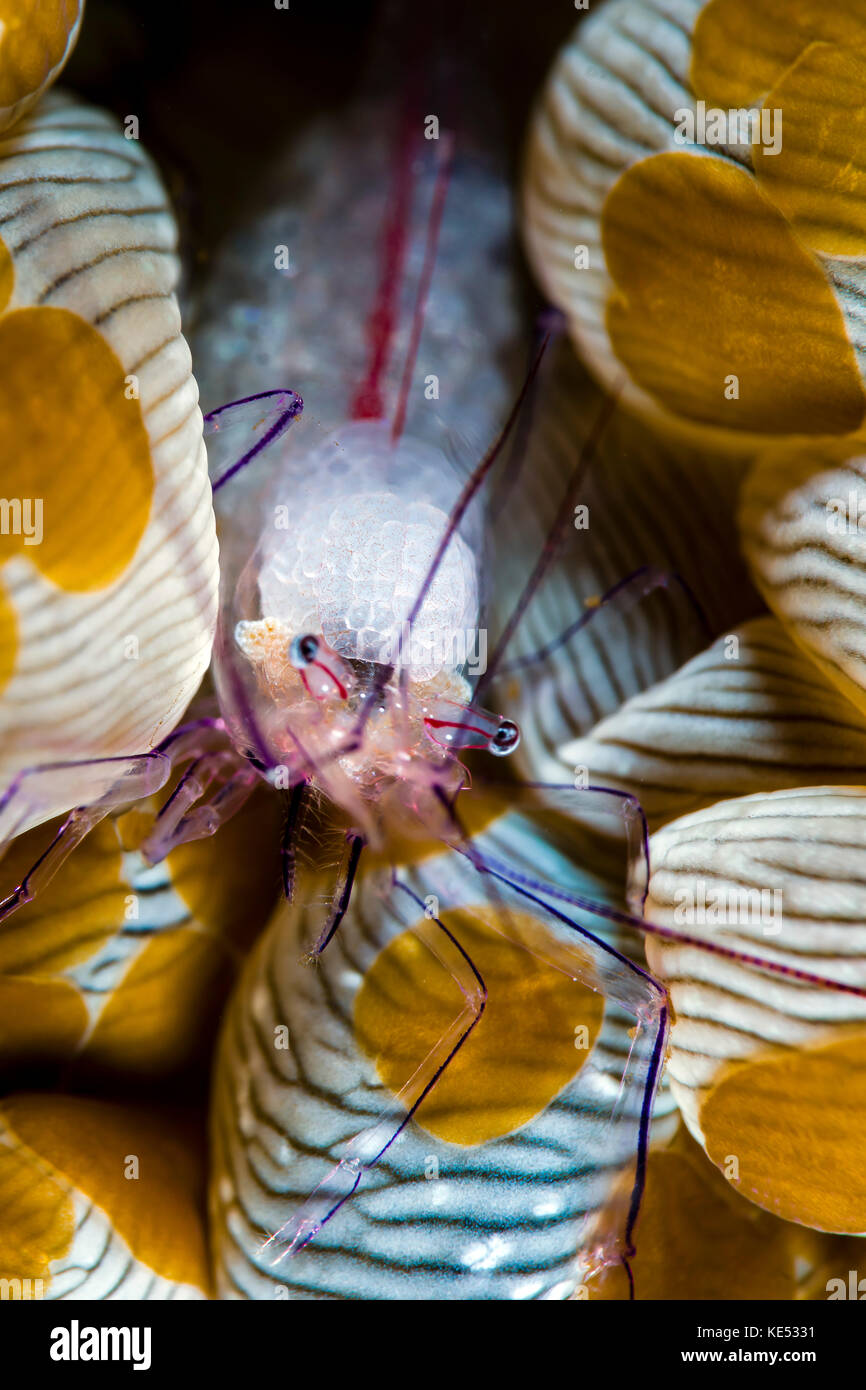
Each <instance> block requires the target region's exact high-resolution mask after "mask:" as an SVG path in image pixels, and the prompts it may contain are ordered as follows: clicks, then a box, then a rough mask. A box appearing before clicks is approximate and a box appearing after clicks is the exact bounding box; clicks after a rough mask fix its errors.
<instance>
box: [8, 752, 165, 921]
mask: <svg viewBox="0 0 866 1390" xmlns="http://www.w3.org/2000/svg"><path fill="white" fill-rule="evenodd" d="M170 773H171V759H170V758H168V757H166V755H165V754H164V753H162V752H160V751H159V750H154V751H153V752H151V753H141V754H137V755H135V756H133V757H118V758H88V759H84V760H82V761H80V762H65V763H45V764H43V765H41V766H38V767H28V768H24V769H23V770H22V771H21V772H19V773H18V775H17V776H16V777H15V778H14V779H13V781H12V783H11V784H10V786H9V787H8V788H7V790H6V792H5V793H4V795H3V797H2V798H0V854H2V853H5V851H6V849H7V848H8V846H9V843H10V841H11V840H13V839H14V838H15V836H16V835H18V834H20V833H22V832H23V831H24V830H27V829H29V828H30V827H31V826H33V825H36V824H38V823H39V821H40V819H41V817H42V815H43V814H44V807H45V806H48V805H51V804H52V803H53V801H54V798H55V797H56V796H57V794H58V793H60V794H61V796H64V795H65V794H66V789H67V788H69V789H72V788H74V789H75V790H79V791H80V790H81V789H82V784H83V786H84V787H86V784H87V780H88V778H91V779H92V780H93V781H94V782H95V784H96V785H97V786H99V787H100V788H104V787H105V783H106V779H110V781H109V785H108V790H107V791H105V790H101V791H100V793H99V794H98V795H97V796H96V797H95V799H94V800H93V801H92V802H90V803H89V804H82V805H79V806H75V807H74V808H73V809H72V810H71V811H70V812H69V813H68V814H67V816H66V818H65V820H64V821H63V824H62V825H61V826H60V828H59V829H58V831H57V833H56V835H55V836H54V838H53V840H52V841H51V844H50V845H49V846H48V847H47V849H45V850H44V851H43V853H42V854H41V855H40V856H39V858H38V859H37V860H36V861H35V862H34V863H33V864H32V865H31V866H30V868H29V869H28V870H27V873H26V874H25V875H24V877H23V878H22V880H21V882H20V883H19V884H18V885H17V887H16V888H14V889H13V891H12V892H11V893H10V894H8V896H7V897H5V898H4V899H3V901H2V902H0V922H2V921H5V920H6V918H7V917H9V916H11V914H12V913H13V912H15V911H16V909H17V908H19V907H22V906H23V905H24V904H25V903H29V902H31V901H32V900H33V898H34V897H35V896H36V894H37V892H39V891H40V889H42V888H44V887H45V885H46V884H47V883H50V881H51V879H52V878H53V877H54V875H55V874H56V873H57V870H58V869H59V868H60V866H61V864H63V862H64V861H65V859H66V858H67V857H68V855H70V854H71V853H72V851H73V850H74V849H75V848H76V847H77V846H78V845H80V844H81V841H82V840H83V839H84V838H85V836H86V835H88V834H89V833H90V831H91V830H92V829H93V827H94V826H95V825H98V824H99V822H100V821H101V820H103V819H104V817H105V816H107V815H109V814H110V813H111V812H112V811H116V810H118V809H121V808H123V807H125V806H128V805H130V804H131V803H132V802H134V801H138V800H139V799H140V798H141V797H145V796H150V795H152V794H153V793H154V792H156V791H158V790H159V788H160V787H162V786H164V784H165V782H166V781H167V780H168V777H169V774H170Z"/></svg>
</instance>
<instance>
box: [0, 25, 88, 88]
mask: <svg viewBox="0 0 866 1390" xmlns="http://www.w3.org/2000/svg"><path fill="white" fill-rule="evenodd" d="M83 8H84V0H0V106H15V105H16V104H17V103H18V102H19V101H21V100H23V99H24V98H25V97H27V96H29V95H30V94H31V93H34V92H38V91H39V89H40V88H41V87H42V85H43V84H44V82H45V81H46V79H47V78H48V76H49V74H50V73H51V71H52V70H53V69H54V68H55V67H56V66H57V64H58V63H59V62H60V61H61V59H62V58H63V55H64V53H65V52H66V48H67V45H68V43H69V36H70V34H71V33H72V31H73V30H74V28H75V26H76V24H77V23H78V21H79V19H80V17H81V11H82V10H83Z"/></svg>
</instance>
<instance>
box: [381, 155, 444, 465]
mask: <svg viewBox="0 0 866 1390" xmlns="http://www.w3.org/2000/svg"><path fill="white" fill-rule="evenodd" d="M440 139H441V143H440V145H439V151H438V156H437V158H438V168H437V171H436V184H435V187H434V189H433V199H432V202H431V204H430V215H429V218H428V221H427V241H426V244H425V247H424V262H423V265H422V268H421V278H420V280H419V282H418V294H417V297H416V299H415V308H414V310H413V312H412V332H411V336H410V339H409V347H408V349H407V352H406V361H405V363H404V364H403V378H402V380H401V382H400V391H399V395H398V397H397V409H396V410H395V412H394V423H393V425H392V426H391V442H392V444H396V443H397V440H398V439H399V438H400V435H401V434H402V433H403V426H404V425H405V423H406V409H407V406H408V404H409V390H410V388H411V385H412V375H413V372H414V371H415V363H416V361H417V359H418V348H419V346H420V343H421V333H422V331H423V328H424V315H425V312H426V309H427V297H428V295H429V293H430V283H431V281H432V279H433V270H434V267H435V265H436V251H437V247H438V245H439V232H440V230H441V228H442V215H443V213H444V211H445V200H446V198H447V197H448V185H449V182H450V180H451V170H452V168H453V166H454V136H453V134H452V133H451V131H446V132H444V133H443V134H442V135H441V137H440Z"/></svg>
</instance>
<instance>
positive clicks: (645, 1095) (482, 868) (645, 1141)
mask: <svg viewBox="0 0 866 1390" xmlns="http://www.w3.org/2000/svg"><path fill="white" fill-rule="evenodd" d="M541 786H542V787H544V784H541ZM544 789H545V790H546V791H548V792H550V793H554V794H555V793H566V794H567V793H569V792H572V794H573V789H572V788H569V787H557V786H547V787H544ZM584 790H585V791H587V792H588V791H590V788H588V787H587V788H584ZM599 791H600V792H601V794H602V795H603V796H605V797H608V796H609V795H610V794H609V793H608V792H607V791H606V789H605V788H600V789H599ZM629 800H631V801H634V798H629ZM443 803H444V804H445V807H446V810H447V812H448V815H449V819H450V821H451V824H452V826H453V828H454V830H455V832H456V834H455V840H458V841H460V842H462V843H455V844H454V848H455V849H457V850H458V852H459V853H462V854H464V855H465V856H466V858H468V859H469V860H470V862H471V863H472V864H473V865H474V866H475V868H476V869H477V870H478V872H479V873H482V874H486V875H488V876H489V878H491V879H493V880H494V881H498V882H500V883H502V884H505V885H506V886H507V887H508V888H510V889H511V890H512V891H514V892H516V893H518V894H519V895H520V896H521V897H523V898H526V899H527V900H528V901H530V902H532V903H534V904H535V905H536V906H537V907H540V908H542V909H543V910H544V911H545V912H549V913H550V914H551V916H553V917H554V918H556V919H557V920H558V921H560V922H561V923H562V924H563V925H564V926H566V927H568V928H569V929H570V930H572V931H574V932H576V933H577V934H578V935H580V936H582V937H583V938H584V939H585V940H587V941H589V942H591V943H592V944H593V945H594V946H595V947H596V948H597V949H598V950H599V951H601V952H602V954H603V955H604V956H606V957H607V958H609V960H610V961H611V964H612V967H616V966H618V967H620V968H621V969H623V970H624V971H625V972H626V976H627V977H628V976H631V977H632V979H633V980H634V982H635V984H639V985H640V987H641V991H642V992H641V996H640V1001H639V1002H638V1003H637V1004H635V1003H632V1005H631V1008H632V1010H633V1013H634V1014H635V1015H636V1016H637V1019H638V1027H641V1026H643V1027H649V1028H651V1029H652V1030H653V1043H652V1050H651V1055H650V1058H649V1061H648V1063H647V1064H646V1068H645V1076H644V1077H643V1091H642V1095H641V1105H640V1118H639V1126H638V1142H637V1153H636V1156H635V1168H634V1182H633V1186H632V1192H631V1197H630V1200H629V1207H628V1214H627V1217H626V1223H625V1229H624V1233H623V1251H622V1254H621V1256H620V1259H621V1262H622V1264H623V1266H624V1268H625V1270H626V1273H627V1275H628V1281H629V1290H630V1295H631V1297H632V1298H634V1278H633V1275H632V1270H631V1263H630V1261H631V1260H632V1258H633V1257H634V1255H635V1253H636V1247H635V1244H634V1232H635V1226H636V1224H637V1219H638V1216H639V1215H640V1208H641V1202H642V1199H643V1191H644V1187H645V1185H646V1165H647V1154H648V1152H649V1139H650V1126H651V1122H652V1114H653V1106H654V1104H655V1097H656V1092H657V1090H658V1085H659V1080H660V1078H661V1069H662V1063H663V1060H664V1055H665V1048H666V1046H667V1038H668V1025H669V1009H668V997H667V991H666V989H665V988H664V985H662V984H661V983H660V982H659V981H658V980H656V979H655V978H654V977H653V976H652V975H651V974H650V973H649V972H648V971H647V970H644V969H643V967H641V966H639V965H637V964H636V963H635V962H634V961H632V960H630V959H629V957H628V956H626V955H624V954H623V953H622V952H621V951H618V950H617V949H616V947H615V946H613V945H611V944H610V942H608V941H605V940H604V938H603V937H600V936H597V935H596V934H595V933H594V932H591V931H589V930H588V928H586V927H583V926H581V925H580V923H579V922H576V921H574V920H573V919H572V918H571V917H567V916H566V915H565V914H564V913H563V912H562V911H560V910H559V909H558V908H557V907H555V906H554V905H553V904H552V903H551V901H550V899H551V898H561V899H565V900H566V901H568V902H569V903H572V904H574V905H576V906H580V907H582V908H583V909H584V910H586V911H587V912H590V913H592V914H594V915H596V916H599V917H602V918H607V919H608V920H610V919H611V918H613V919H615V920H617V921H620V922H626V921H628V922H629V923H630V924H631V925H639V919H636V918H632V917H631V916H630V915H629V914H626V913H618V912H616V910H615V909H612V908H610V907H609V906H608V905H607V904H603V903H598V902H595V901H593V900H592V899H591V898H587V897H584V896H578V895H568V894H565V893H563V892H558V891H556V889H555V885H553V884H551V883H548V882H546V881H544V880H542V879H537V878H533V877H531V876H529V875H527V874H522V873H519V872H516V871H515V870H514V868H513V866H511V865H509V864H506V863H504V862H500V861H498V860H497V859H496V858H495V857H494V856H492V855H490V854H488V853H486V852H485V853H484V854H482V853H481V852H480V851H479V850H478V849H476V848H475V847H474V846H473V845H472V843H471V841H470V840H469V838H468V837H467V835H466V832H465V830H464V828H463V826H462V824H461V822H460V820H459V818H458V816H457V815H456V813H455V811H454V809H453V807H451V806H450V805H448V803H447V802H445V801H444V798H443ZM637 807H638V812H639V814H638V815H636V814H635V812H634V811H629V812H627V816H628V817H629V819H632V818H633V819H634V823H635V824H637V825H640V826H642V827H643V828H642V833H641V836H640V840H641V849H640V852H639V857H640V858H642V859H643V861H644V862H645V863H646V864H647V867H648V859H647V857H646V847H647V843H648V838H647V835H646V821H645V819H644V817H643V812H642V810H640V806H639V803H637ZM611 992H612V993H613V992H614V991H611ZM626 992H628V991H626ZM605 993H606V994H607V990H606V991H605ZM621 1100H622V1092H621V1093H620V1102H621ZM620 1102H618V1103H617V1104H619V1103H620Z"/></svg>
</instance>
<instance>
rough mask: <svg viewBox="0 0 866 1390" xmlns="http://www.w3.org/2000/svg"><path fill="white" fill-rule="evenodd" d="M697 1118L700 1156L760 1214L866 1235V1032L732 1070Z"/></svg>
mask: <svg viewBox="0 0 866 1390" xmlns="http://www.w3.org/2000/svg"><path fill="white" fill-rule="evenodd" d="M699 1121H700V1125H701V1129H702V1131H703V1134H704V1140H705V1143H706V1149H707V1153H708V1154H709V1156H710V1158H711V1159H712V1161H713V1162H714V1163H715V1164H716V1166H717V1167H719V1168H721V1169H723V1170H724V1168H725V1166H726V1165H730V1160H731V1158H732V1157H733V1158H736V1160H737V1164H738V1166H739V1179H738V1180H737V1181H733V1180H732V1183H733V1186H734V1187H735V1188H736V1189H737V1191H738V1192H740V1193H742V1195H743V1196H744V1197H748V1198H749V1199H750V1201H752V1202H755V1203H756V1204H757V1205H758V1206H759V1207H763V1208H764V1210H765V1211H770V1212H773V1213H774V1215H776V1216H781V1217H784V1218H785V1219H786V1220H787V1221H797V1222H800V1223H801V1224H802V1225H804V1226H812V1227H814V1228H815V1229H816V1230H821V1231H835V1232H840V1233H845V1234H851V1235H855V1234H861V1233H863V1232H866V1170H864V1166H863V1154H864V1152H866V1034H863V1033H858V1034H855V1035H854V1036H848V1037H845V1038H843V1039H841V1040H840V1041H838V1042H834V1043H830V1044H829V1045H826V1046H824V1047H819V1048H809V1049H804V1050H802V1051H797V1052H791V1053H785V1054H783V1055H781V1056H778V1055H777V1056H772V1057H766V1058H764V1059H763V1060H761V1061H757V1062H745V1063H742V1064H737V1065H735V1066H733V1067H732V1068H731V1069H730V1070H729V1071H728V1072H727V1074H726V1075H725V1076H723V1077H722V1079H721V1080H720V1081H718V1082H717V1083H716V1085H715V1086H713V1088H712V1090H711V1091H710V1093H709V1095H708V1096H707V1098H706V1100H705V1101H704V1103H703V1105H702V1107H701V1111H700V1115H699Z"/></svg>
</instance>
